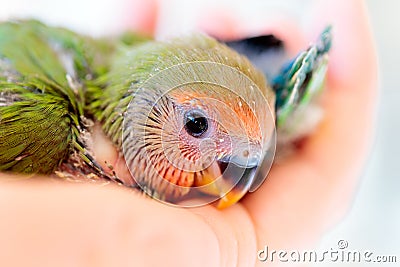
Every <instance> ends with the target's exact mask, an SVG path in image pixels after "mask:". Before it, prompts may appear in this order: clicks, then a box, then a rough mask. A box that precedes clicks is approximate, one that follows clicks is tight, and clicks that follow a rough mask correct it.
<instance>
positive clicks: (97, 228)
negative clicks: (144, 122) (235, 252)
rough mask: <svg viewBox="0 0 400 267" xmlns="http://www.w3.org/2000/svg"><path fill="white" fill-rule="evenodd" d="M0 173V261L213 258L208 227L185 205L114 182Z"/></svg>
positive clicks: (171, 262) (165, 262)
mask: <svg viewBox="0 0 400 267" xmlns="http://www.w3.org/2000/svg"><path fill="white" fill-rule="evenodd" d="M2 176H3V177H2V180H1V181H2V184H1V186H0V217H1V218H2V219H1V220H0V236H1V238H0V265H1V266H218V265H219V263H220V258H219V244H218V240H217V239H216V237H215V234H214V232H213V231H212V230H211V228H210V227H209V226H208V224H206V223H205V221H204V220H199V217H198V216H196V215H194V214H192V213H190V212H187V211H186V210H183V209H177V208H173V207H168V206H166V205H161V204H160V203H157V202H155V201H153V200H149V199H148V198H145V197H144V196H143V195H139V194H137V193H135V192H133V191H131V190H124V189H123V188H122V187H119V188H117V186H110V185H109V186H103V187H99V186H93V185H87V184H74V183H61V182H59V180H51V181H49V179H48V178H46V179H40V178H39V177H36V178H35V179H30V180H27V181H23V182H18V181H15V180H13V179H10V180H8V182H4V180H7V178H10V177H8V176H5V175H3V174H2ZM11 180H13V181H11ZM189 226H190V227H189Z"/></svg>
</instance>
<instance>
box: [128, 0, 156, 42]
mask: <svg viewBox="0 0 400 267" xmlns="http://www.w3.org/2000/svg"><path fill="white" fill-rule="evenodd" d="M158 13H159V3H158V1H157V0H147V1H141V0H130V1H126V8H125V16H124V17H122V18H120V19H121V20H122V21H125V23H124V24H125V26H126V27H127V28H128V29H130V30H133V31H138V32H140V33H144V34H148V35H150V36H152V35H154V33H155V31H156V25H157V22H158V17H159V14H158Z"/></svg>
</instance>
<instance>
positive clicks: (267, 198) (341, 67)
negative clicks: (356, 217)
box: [0, 1, 376, 266]
mask: <svg viewBox="0 0 400 267" xmlns="http://www.w3.org/2000/svg"><path fill="white" fill-rule="evenodd" d="M318 5H319V6H318V7H315V10H316V12H315V17H313V20H315V23H313V25H315V26H316V27H318V29H311V30H312V31H310V33H311V34H310V36H302V35H301V34H299V33H295V32H296V28H295V27H294V26H293V28H291V27H290V26H288V29H286V28H283V29H282V28H280V27H278V26H276V25H270V26H269V28H270V29H271V31H274V30H276V31H277V32H276V34H279V36H280V37H281V38H282V39H283V40H284V41H285V42H287V43H288V44H289V48H290V50H291V51H292V52H295V51H298V50H299V49H301V48H303V47H304V46H305V44H306V43H305V40H314V39H315V36H316V33H317V32H319V31H320V30H321V28H322V27H324V26H325V25H327V24H332V25H333V26H334V43H333V47H332V51H331V53H330V65H329V73H328V80H327V89H326V92H325V94H324V97H323V107H324V110H325V117H324V119H323V121H322V123H321V124H320V125H319V127H318V129H317V131H316V132H315V133H314V134H313V135H312V136H310V137H309V138H308V139H307V140H305V141H304V142H303V144H302V146H301V148H299V150H298V151H297V152H296V153H295V154H293V155H292V156H291V157H290V158H287V159H286V160H285V161H283V162H281V163H279V164H276V165H274V166H273V168H272V170H271V172H270V174H269V176H268V178H267V180H266V181H265V182H264V184H263V185H262V186H261V188H260V189H258V190H257V191H256V192H254V193H251V194H249V195H248V196H246V197H245V199H243V200H242V201H241V203H238V204H235V205H234V206H232V207H230V208H228V209H226V210H216V209H215V208H214V207H212V206H204V207H200V208H190V209H181V208H174V207H170V206H167V205H164V204H161V203H159V202H157V201H154V200H152V199H149V198H146V197H144V196H143V195H142V194H139V193H137V192H134V191H132V190H130V189H128V188H124V187H121V186H116V185H113V184H108V185H104V186H99V185H97V184H96V185H91V184H85V183H69V182H65V181H57V180H50V179H48V178H45V177H43V178H40V177H38V178H35V179H30V180H23V181H21V180H18V181H15V177H11V176H9V175H3V174H2V175H1V176H3V179H2V182H1V183H2V184H1V186H0V191H1V192H0V217H1V218H2V219H1V220H0V237H1V238H0V264H1V265H2V266H10V265H12V266H150V265H155V266H160V265H164V266H236V265H238V266H253V265H255V264H260V265H263V263H262V262H259V261H257V251H258V250H259V249H262V248H263V247H264V246H265V245H268V247H269V248H271V249H295V248H296V249H299V248H304V247H308V246H312V245H314V244H315V242H317V241H318V239H319V238H320V237H321V235H322V234H323V233H324V232H325V231H326V230H327V229H329V227H332V226H333V225H334V224H335V223H336V222H337V221H338V220H339V219H340V218H341V217H342V216H343V215H344V214H345V213H346V210H347V208H348V206H349V204H350V203H351V200H352V197H353V195H354V190H355V188H356V185H357V182H358V177H359V172H360V169H361V167H362V165H363V163H364V161H365V158H366V156H367V152H368V149H369V142H370V141H371V135H372V130H373V121H374V115H373V114H374V113H373V112H374V100H375V98H376V59H375V54H374V49H373V45H372V39H371V35H370V31H369V27H368V20H367V18H366V14H365V7H364V4H363V2H362V1H352V2H349V1H323V2H322V3H319V4H318ZM222 23H224V22H222ZM232 23H234V24H235V23H237V24H239V23H243V22H242V21H232ZM220 25H221V24H220ZM222 25H223V24H222ZM288 25H289V24H288ZM274 27H276V28H274ZM218 29H221V30H224V29H225V27H222V26H220V27H219V28H218ZM218 29H215V32H213V33H214V34H220V35H224V36H229V35H235V34H245V32H220V31H219V30H218ZM231 29H232V28H231ZM233 29H234V27H233ZM209 30H212V29H209ZM314 30H315V31H314ZM94 143H95V144H99V145H98V146H96V148H95V149H96V151H95V153H96V155H98V156H102V155H104V158H102V160H106V161H107V162H115V161H116V159H117V152H116V151H115V149H114V148H113V147H112V145H111V144H110V143H109V142H108V141H107V140H106V139H104V137H103V136H101V134H100V133H98V134H97V135H96V140H95V142H94ZM118 166H119V165H117V168H118ZM117 171H121V170H117ZM8 178H10V179H8Z"/></svg>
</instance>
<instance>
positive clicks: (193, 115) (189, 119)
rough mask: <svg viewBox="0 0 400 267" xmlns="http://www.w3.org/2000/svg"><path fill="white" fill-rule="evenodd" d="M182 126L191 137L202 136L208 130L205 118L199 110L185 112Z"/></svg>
mask: <svg viewBox="0 0 400 267" xmlns="http://www.w3.org/2000/svg"><path fill="white" fill-rule="evenodd" d="M184 124H185V130H186V132H187V133H188V134H190V135H191V136H193V137H200V136H202V135H203V134H204V133H205V132H206V131H207V129H208V120H207V117H206V115H205V114H204V113H203V112H201V111H199V110H190V111H188V112H186V114H185V118H184Z"/></svg>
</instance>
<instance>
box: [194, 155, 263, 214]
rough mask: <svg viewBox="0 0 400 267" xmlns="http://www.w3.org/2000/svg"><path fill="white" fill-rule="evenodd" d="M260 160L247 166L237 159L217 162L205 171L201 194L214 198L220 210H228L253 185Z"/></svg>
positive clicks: (200, 184)
mask: <svg viewBox="0 0 400 267" xmlns="http://www.w3.org/2000/svg"><path fill="white" fill-rule="evenodd" d="M259 163H260V160H259V159H258V158H256V159H253V160H248V161H247V162H246V164H245V165H243V162H239V161H238V160H237V159H230V158H224V159H221V160H216V161H215V162H214V163H213V164H211V166H209V167H208V168H207V169H206V170H205V171H204V176H203V178H202V180H201V181H197V182H196V186H202V189H201V192H202V193H204V194H207V195H209V196H214V197H215V199H216V201H214V205H215V206H216V207H217V208H218V209H224V208H227V207H229V206H231V205H233V204H235V203H236V202H238V201H239V200H240V199H241V198H242V197H243V196H244V195H245V194H246V193H247V192H248V191H249V189H250V187H251V185H252V184H253V182H254V180H255V177H256V173H257V169H258V165H259Z"/></svg>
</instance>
